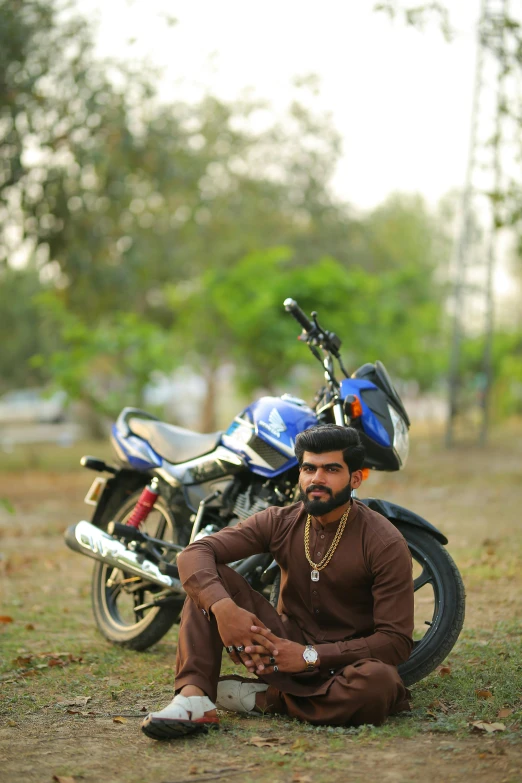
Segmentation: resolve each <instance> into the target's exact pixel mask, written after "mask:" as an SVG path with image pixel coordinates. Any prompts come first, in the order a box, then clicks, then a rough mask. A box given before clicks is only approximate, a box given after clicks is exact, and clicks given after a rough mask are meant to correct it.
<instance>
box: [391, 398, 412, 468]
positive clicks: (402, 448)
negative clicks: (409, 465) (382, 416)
mask: <svg viewBox="0 0 522 783" xmlns="http://www.w3.org/2000/svg"><path fill="white" fill-rule="evenodd" d="M388 410H389V412H390V418H391V420H392V424H393V450H394V451H395V453H396V454H397V457H398V458H399V462H400V465H401V468H403V467H404V466H405V465H406V460H407V459H408V452H409V450H410V437H409V435H408V427H407V425H406V422H405V421H404V419H403V418H402V416H399V414H398V413H397V411H396V410H395V408H392V406H391V405H390V404H388Z"/></svg>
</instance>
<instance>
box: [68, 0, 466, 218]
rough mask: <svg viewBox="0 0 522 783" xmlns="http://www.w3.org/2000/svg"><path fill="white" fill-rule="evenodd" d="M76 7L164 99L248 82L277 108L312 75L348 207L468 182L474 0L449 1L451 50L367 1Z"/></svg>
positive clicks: (432, 194) (118, 1)
mask: <svg viewBox="0 0 522 783" xmlns="http://www.w3.org/2000/svg"><path fill="white" fill-rule="evenodd" d="M77 4H78V7H79V9H80V11H81V12H82V13H83V14H84V15H86V16H88V17H89V18H91V19H92V20H95V19H98V20H99V32H98V37H97V41H98V51H99V53H100V54H104V55H106V54H111V55H116V56H120V57H139V58H147V59H149V60H150V61H151V62H153V63H155V64H156V65H160V66H162V68H164V75H163V78H162V80H161V83H160V92H161V95H162V96H163V97H164V98H165V99H169V98H179V97H180V95H181V96H184V97H186V98H187V99H189V100H190V99H191V98H192V99H197V97H198V96H199V95H200V94H201V91H202V89H210V90H211V91H212V92H213V93H214V94H217V95H218V96H220V97H222V98H225V99H234V98H236V97H238V95H239V94H240V93H241V91H242V90H243V89H244V88H245V87H249V86H250V87H254V89H255V94H256V95H257V96H259V97H263V98H268V99H269V100H270V101H271V102H272V104H273V105H274V111H277V109H278V107H282V106H284V105H285V104H287V103H288V101H289V100H290V95H291V85H292V79H293V77H294V76H296V75H304V74H309V73H315V74H317V75H318V76H319V77H320V79H321V89H320V94H319V97H318V103H319V105H320V106H321V107H322V108H323V109H325V110H327V111H330V112H331V113H332V115H333V121H334V124H335V126H336V127H337V129H338V130H339V131H340V133H341V135H342V138H343V149H344V154H343V158H342V161H341V163H340V165H339V168H338V171H337V174H336V177H335V180H334V187H335V189H336V191H337V192H338V193H339V194H340V195H342V196H343V197H344V198H346V199H347V200H348V201H349V202H350V203H352V204H353V205H354V206H358V207H361V208H363V209H364V208H369V207H372V206H374V205H376V204H377V203H379V202H380V201H382V200H383V199H384V198H385V197H386V196H387V194H389V193H390V192H392V191H395V190H401V191H409V192H412V191H416V192H420V193H422V194H424V195H425V197H426V198H427V199H428V201H429V202H431V203H434V202H436V201H437V200H438V199H439V198H440V197H441V196H442V195H444V193H446V192H447V191H448V190H450V189H451V188H455V187H456V188H460V187H462V185H463V181H464V175H465V166H466V159H467V153H468V140H469V128H470V114H471V100H472V88H473V76H474V66H475V46H476V42H475V28H476V22H477V18H478V13H479V5H480V3H479V0H452V2H451V3H448V6H449V7H450V8H451V20H452V22H453V25H454V26H455V28H456V31H457V34H456V38H455V40H454V42H453V43H451V44H448V43H446V42H445V41H444V39H443V37H442V35H441V33H440V31H439V30H438V27H437V25H436V23H435V22H434V23H433V24H431V25H430V26H429V27H428V28H427V29H425V30H424V31H423V32H419V31H417V30H414V29H411V28H407V27H406V26H405V25H404V23H403V22H402V21H399V20H396V21H395V22H391V21H390V20H389V18H388V16H387V15H385V14H382V13H376V12H374V11H373V10H372V9H373V6H374V1H373V0H322V2H320V3H317V2H316V0H313V1H309V0H277V1H276V0H263V3H256V4H254V3H252V2H248V0H219V2H216V0H178V2H176V0H171V1H169V0H77ZM410 5H412V3H410ZM169 15H170V16H173V17H175V18H177V20H178V23H177V24H176V25H174V26H169V25H168V23H167V21H166V16H169ZM130 41H131V42H132V43H129V42H130Z"/></svg>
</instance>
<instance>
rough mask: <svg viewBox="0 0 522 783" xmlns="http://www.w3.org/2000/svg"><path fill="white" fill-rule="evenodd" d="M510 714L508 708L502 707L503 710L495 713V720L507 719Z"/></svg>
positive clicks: (511, 712) (511, 711) (510, 711)
mask: <svg viewBox="0 0 522 783" xmlns="http://www.w3.org/2000/svg"><path fill="white" fill-rule="evenodd" d="M512 714H513V710H511V709H509V707H504V709H502V710H499V711H498V712H497V718H509V716H510V715H512Z"/></svg>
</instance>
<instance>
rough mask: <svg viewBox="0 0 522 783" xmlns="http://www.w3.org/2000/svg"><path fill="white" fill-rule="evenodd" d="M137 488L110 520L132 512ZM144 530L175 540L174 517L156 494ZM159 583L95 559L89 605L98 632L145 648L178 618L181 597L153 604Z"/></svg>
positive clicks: (135, 647)
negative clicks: (156, 497) (156, 604)
mask: <svg viewBox="0 0 522 783" xmlns="http://www.w3.org/2000/svg"><path fill="white" fill-rule="evenodd" d="M140 494H141V490H140V491H139V492H136V493H135V494H134V495H132V496H131V497H130V498H129V499H128V500H126V501H125V503H123V504H122V505H121V507H120V508H119V509H118V511H117V512H116V513H115V514H112V515H111V519H107V520H104V521H103V525H104V527H106V526H107V524H108V523H109V522H110V521H115V522H121V523H123V524H125V523H126V522H127V520H128V518H129V517H130V515H131V514H132V511H133V510H134V507H135V505H136V501H137V500H138V498H139V496H140ZM140 530H142V531H143V532H144V533H148V534H149V535H151V536H153V537H154V538H161V539H163V540H165V541H169V542H171V543H173V544H177V543H178V530H177V527H176V520H175V518H174V515H173V514H172V512H171V510H170V509H169V508H168V506H167V504H166V503H165V501H164V500H163V499H162V498H161V497H159V498H158V499H157V501H156V503H155V504H154V508H153V509H152V511H151V512H150V513H149V516H148V517H147V520H146V521H145V523H144V524H143V525H142V526H141V527H140ZM160 592H161V587H158V586H157V585H154V584H151V583H150V582H145V581H144V580H143V579H141V578H140V577H137V576H133V575H132V574H129V573H126V572H125V571H123V570H121V569H119V568H114V567H113V566H110V565H106V564H105V563H101V562H96V564H95V566H94V571H93V575H92V609H93V614H94V619H95V621H96V625H97V626H98V629H99V631H100V633H101V634H102V635H103V636H104V637H105V638H106V639H108V641H110V642H112V643H113V644H118V645H121V646H122V647H128V648H130V649H132V650H146V649H147V648H148V647H150V646H151V645H153V644H155V643H156V642H157V641H159V640H160V639H161V638H162V637H163V636H164V635H165V634H166V633H167V631H168V630H169V628H170V627H171V626H172V625H173V624H174V623H175V622H176V621H177V620H178V618H179V615H180V612H181V607H182V605H183V597H178V596H176V597H174V598H172V599H171V598H170V597H169V600H168V602H167V603H164V604H163V605H162V606H153V605H152V603H153V601H154V600H157V599H158V593H160Z"/></svg>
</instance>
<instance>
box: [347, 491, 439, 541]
mask: <svg viewBox="0 0 522 783" xmlns="http://www.w3.org/2000/svg"><path fill="white" fill-rule="evenodd" d="M359 499H360V501H361V503H364V505H365V506H368V508H371V509H372V511H377V512H378V513H379V514H382V515H383V517H386V519H389V520H390V522H392V523H395V522H403V523H404V524H405V525H411V526H412V527H418V528H422V529H423V530H425V531H426V532H427V533H430V534H431V535H432V536H433V538H435V539H436V540H437V541H438V542H439V543H441V544H444V545H446V544H447V543H448V539H447V538H446V536H445V535H444V533H441V532H440V530H437V528H436V527H435V526H434V525H432V524H431V522H428V520H427V519H424V518H423V517H421V516H419V515H418V514H416V513H415V512H414V511H410V510H409V509H407V508H404V507H403V506H398V505H397V504H396V503H390V501H389V500H379V499H378V498H359Z"/></svg>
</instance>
